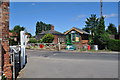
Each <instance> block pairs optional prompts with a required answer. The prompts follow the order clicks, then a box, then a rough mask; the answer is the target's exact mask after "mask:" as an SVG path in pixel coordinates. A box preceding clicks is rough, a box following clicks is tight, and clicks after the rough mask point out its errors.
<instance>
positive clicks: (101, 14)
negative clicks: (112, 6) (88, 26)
mask: <svg viewBox="0 0 120 80" xmlns="http://www.w3.org/2000/svg"><path fill="white" fill-rule="evenodd" d="M102 7H103V4H102V0H100V16H101V17H102V16H103V13H102Z"/></svg>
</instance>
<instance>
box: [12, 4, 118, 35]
mask: <svg viewBox="0 0 120 80" xmlns="http://www.w3.org/2000/svg"><path fill="white" fill-rule="evenodd" d="M91 14H96V15H97V17H98V18H99V17H100V3H99V2H11V3H10V29H12V28H13V27H14V26H15V25H20V26H23V27H25V28H26V30H27V32H30V33H31V34H32V35H33V36H34V35H35V31H36V22H37V21H42V22H45V23H47V24H52V25H54V26H55V30H57V31H59V32H65V31H67V30H69V29H70V28H72V27H78V28H81V29H82V28H84V27H85V21H86V18H88V17H90V15H91ZM103 15H104V16H106V17H105V25H106V26H108V25H109V23H113V24H115V26H116V27H117V26H118V3H117V2H103Z"/></svg>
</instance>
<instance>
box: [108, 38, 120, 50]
mask: <svg viewBox="0 0 120 80" xmlns="http://www.w3.org/2000/svg"><path fill="white" fill-rule="evenodd" d="M107 47H108V49H109V50H112V51H120V40H114V39H110V40H109V41H108V44H107Z"/></svg>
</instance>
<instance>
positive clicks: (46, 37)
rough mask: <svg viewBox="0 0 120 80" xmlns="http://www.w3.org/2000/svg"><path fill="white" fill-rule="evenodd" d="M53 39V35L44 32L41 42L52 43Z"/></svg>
mask: <svg viewBox="0 0 120 80" xmlns="http://www.w3.org/2000/svg"><path fill="white" fill-rule="evenodd" d="M53 40H54V35H52V34H46V35H44V36H43V38H42V42H43V43H52V42H53Z"/></svg>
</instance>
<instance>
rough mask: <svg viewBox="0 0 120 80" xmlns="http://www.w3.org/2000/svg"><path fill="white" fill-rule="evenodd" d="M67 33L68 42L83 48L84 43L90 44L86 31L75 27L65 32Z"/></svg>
mask: <svg viewBox="0 0 120 80" xmlns="http://www.w3.org/2000/svg"><path fill="white" fill-rule="evenodd" d="M64 35H66V41H67V42H66V43H71V44H74V45H75V46H76V47H77V48H82V47H83V45H88V42H89V39H88V35H89V33H87V32H86V31H83V30H82V29H79V28H76V27H73V28H72V29H70V30H68V31H66V32H65V33H64Z"/></svg>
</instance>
